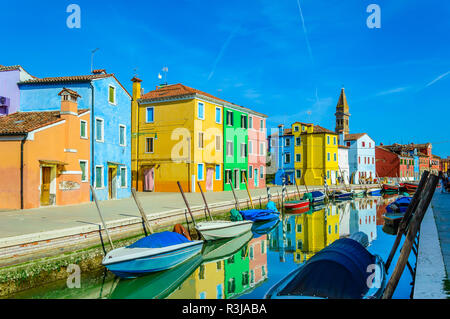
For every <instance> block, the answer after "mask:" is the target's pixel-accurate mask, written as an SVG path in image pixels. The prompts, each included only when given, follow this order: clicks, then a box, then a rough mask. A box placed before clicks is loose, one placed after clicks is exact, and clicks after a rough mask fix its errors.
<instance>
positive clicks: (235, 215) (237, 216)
mask: <svg viewBox="0 0 450 319" xmlns="http://www.w3.org/2000/svg"><path fill="white" fill-rule="evenodd" d="M230 220H231V221H232V222H237V221H241V220H244V219H243V218H242V215H241V214H240V213H239V211H238V210H237V209H234V208H233V209H232V210H231V211H230Z"/></svg>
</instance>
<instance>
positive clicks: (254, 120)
mask: <svg viewBox="0 0 450 319" xmlns="http://www.w3.org/2000/svg"><path fill="white" fill-rule="evenodd" d="M266 118H267V116H266V115H263V114H260V113H256V112H253V111H252V112H249V114H248V187H249V188H250V189H254V188H265V187H266V173H267V172H266V151H267V138H266V136H267V133H266Z"/></svg>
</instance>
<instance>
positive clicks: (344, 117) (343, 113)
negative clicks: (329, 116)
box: [334, 88, 350, 135]
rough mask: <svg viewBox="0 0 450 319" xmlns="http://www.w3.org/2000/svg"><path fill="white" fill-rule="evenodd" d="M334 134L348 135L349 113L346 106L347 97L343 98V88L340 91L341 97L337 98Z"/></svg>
mask: <svg viewBox="0 0 450 319" xmlns="http://www.w3.org/2000/svg"><path fill="white" fill-rule="evenodd" d="M334 115H335V116H336V129H335V131H336V133H338V134H344V135H346V134H349V133H350V126H349V123H348V121H349V118H350V112H349V108H348V104H347V97H346V96H345V91H344V88H342V89H341V95H340V96H339V101H338V103H337V105H336V113H335V114H334Z"/></svg>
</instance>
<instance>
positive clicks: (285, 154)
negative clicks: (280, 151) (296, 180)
mask: <svg viewBox="0 0 450 319" xmlns="http://www.w3.org/2000/svg"><path fill="white" fill-rule="evenodd" d="M288 155H289V162H288V161H286V156H288ZM290 163H291V153H284V164H290Z"/></svg>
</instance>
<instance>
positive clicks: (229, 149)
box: [227, 141, 234, 156]
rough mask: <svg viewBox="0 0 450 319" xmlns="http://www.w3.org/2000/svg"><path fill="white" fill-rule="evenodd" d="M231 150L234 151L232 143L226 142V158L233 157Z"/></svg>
mask: <svg viewBox="0 0 450 319" xmlns="http://www.w3.org/2000/svg"><path fill="white" fill-rule="evenodd" d="M233 149H234V146H233V142H231V141H227V156H233V155H234V154H233Z"/></svg>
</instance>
